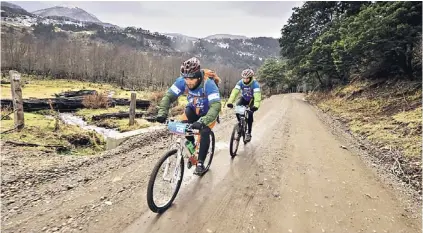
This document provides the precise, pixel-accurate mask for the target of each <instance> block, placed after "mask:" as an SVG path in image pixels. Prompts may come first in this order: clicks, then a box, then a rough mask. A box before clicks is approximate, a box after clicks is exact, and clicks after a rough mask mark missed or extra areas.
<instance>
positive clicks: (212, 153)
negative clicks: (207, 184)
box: [202, 131, 216, 175]
mask: <svg viewBox="0 0 423 233" xmlns="http://www.w3.org/2000/svg"><path fill="white" fill-rule="evenodd" d="M210 137H211V140H210V146H211V149H212V152H211V154H210V155H208V156H209V162H208V163H207V166H205V171H204V173H203V174H202V175H204V174H206V173H207V172H208V171H209V168H210V165H211V163H212V161H213V156H214V149H215V145H216V139H215V136H214V133H213V131H211V132H210ZM209 150H210V148H209ZM206 159H207V158H206Z"/></svg>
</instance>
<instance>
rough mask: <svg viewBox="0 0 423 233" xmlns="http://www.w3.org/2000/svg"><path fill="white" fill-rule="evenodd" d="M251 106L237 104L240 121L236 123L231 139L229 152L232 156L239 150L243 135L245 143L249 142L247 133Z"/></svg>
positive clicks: (236, 109)
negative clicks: (246, 136)
mask: <svg viewBox="0 0 423 233" xmlns="http://www.w3.org/2000/svg"><path fill="white" fill-rule="evenodd" d="M250 111H251V110H250V107H248V106H242V105H238V106H235V113H236V114H238V115H239V118H240V119H239V121H238V122H237V123H236V124H235V125H234V128H233V130H232V135H231V141H230V143H229V153H230V154H231V156H232V157H235V156H236V152H237V151H238V146H239V142H240V140H241V137H242V139H243V142H244V144H247V143H248V141H246V139H245V134H246V133H247V132H248V124H247V122H248V113H249V112H250Z"/></svg>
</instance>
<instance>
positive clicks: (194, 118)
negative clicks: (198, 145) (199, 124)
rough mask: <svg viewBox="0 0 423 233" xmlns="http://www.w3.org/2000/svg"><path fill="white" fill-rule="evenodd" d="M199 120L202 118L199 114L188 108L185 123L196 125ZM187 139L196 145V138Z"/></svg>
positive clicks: (184, 117)
mask: <svg viewBox="0 0 423 233" xmlns="http://www.w3.org/2000/svg"><path fill="white" fill-rule="evenodd" d="M198 119H200V117H199V116H198V115H197V114H195V111H194V110H193V109H192V108H191V107H189V106H187V107H186V108H185V112H184V116H183V122H186V123H194V122H196V121H197V120H198ZM185 138H186V139H187V140H188V141H191V142H192V143H193V144H194V143H195V139H194V136H187V137H185Z"/></svg>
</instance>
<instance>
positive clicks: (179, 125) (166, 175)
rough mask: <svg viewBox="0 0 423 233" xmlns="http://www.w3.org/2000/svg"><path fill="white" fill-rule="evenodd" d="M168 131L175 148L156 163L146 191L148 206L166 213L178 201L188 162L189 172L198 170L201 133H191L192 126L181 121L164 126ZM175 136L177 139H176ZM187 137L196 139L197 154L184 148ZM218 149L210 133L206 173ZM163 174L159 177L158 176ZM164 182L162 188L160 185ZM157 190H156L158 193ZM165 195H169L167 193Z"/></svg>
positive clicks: (170, 122)
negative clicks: (176, 199)
mask: <svg viewBox="0 0 423 233" xmlns="http://www.w3.org/2000/svg"><path fill="white" fill-rule="evenodd" d="M165 125H166V126H167V129H168V130H169V131H170V133H172V137H171V139H170V140H172V141H173V142H172V144H171V147H170V150H169V151H168V152H166V153H165V154H164V155H163V156H162V157H161V158H160V159H159V161H158V162H157V163H156V165H155V167H154V169H153V171H152V172H151V175H150V180H149V181H148V187H147V203H148V207H149V208H150V210H151V211H153V212H155V213H163V212H164V211H166V210H167V209H168V208H169V207H170V206H171V205H172V202H173V201H174V200H175V198H176V195H177V194H178V192H179V188H180V187H181V184H182V179H183V177H184V168H185V162H184V158H186V159H187V168H188V169H190V168H191V167H192V166H194V167H195V165H197V162H198V151H199V148H200V137H201V135H200V132H199V130H196V129H192V128H191V124H188V123H183V122H181V121H168V122H166V123H165ZM175 136H176V138H175ZM186 136H194V137H195V152H194V153H192V154H191V153H190V151H189V149H188V148H187V147H186V146H185V142H186V141H187V139H186V138H185V137H186ZM214 149H215V136H214V133H213V131H211V132H210V147H209V151H208V153H207V157H206V160H205V161H204V165H205V169H206V170H205V172H204V173H203V174H202V175H204V174H205V173H206V172H207V171H208V170H209V168H210V165H211V162H212V160H213V155H214ZM159 173H160V174H159ZM160 181H163V184H161V183H160ZM156 188H157V189H156ZM166 191H169V192H168V193H167V192H166Z"/></svg>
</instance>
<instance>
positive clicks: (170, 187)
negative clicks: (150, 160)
mask: <svg viewBox="0 0 423 233" xmlns="http://www.w3.org/2000/svg"><path fill="white" fill-rule="evenodd" d="M177 152H178V151H177V150H176V149H174V150H170V151H168V152H167V153H166V154H164V155H163V156H162V157H161V158H160V160H159V161H158V162H157V164H156V166H155V167H154V169H153V171H152V172H151V175H150V180H149V181H148V187H147V204H148V207H149V208H150V210H151V211H153V212H155V213H163V212H164V211H165V210H167V209H168V208H169V207H170V206H171V205H172V202H173V200H175V198H176V195H177V194H178V192H179V188H180V187H181V183H182V178H183V177H184V160H183V158H182V159H181V161H180V162H179V163H178V161H177ZM159 174H160V175H159ZM159 181H164V182H163V184H162V183H161V182H159Z"/></svg>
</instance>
